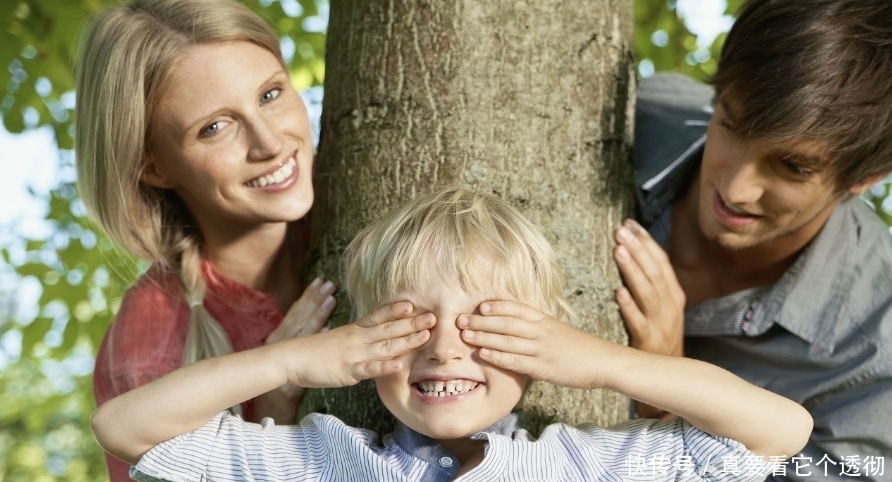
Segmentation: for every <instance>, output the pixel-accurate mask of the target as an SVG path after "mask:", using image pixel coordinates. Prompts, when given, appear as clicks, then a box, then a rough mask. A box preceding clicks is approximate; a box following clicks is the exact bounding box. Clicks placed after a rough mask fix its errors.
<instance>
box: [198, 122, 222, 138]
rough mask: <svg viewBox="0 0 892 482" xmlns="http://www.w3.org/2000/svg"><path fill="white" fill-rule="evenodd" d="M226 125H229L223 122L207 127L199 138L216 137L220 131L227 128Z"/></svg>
mask: <svg viewBox="0 0 892 482" xmlns="http://www.w3.org/2000/svg"><path fill="white" fill-rule="evenodd" d="M226 124H227V123H226V122H223V121H217V122H213V123H211V124H209V125H208V126H207V127H205V128H204V129H202V130H201V132H200V133H199V136H200V137H211V136H214V135H216V134H217V133H218V132H220V129H223V128H224V127H226Z"/></svg>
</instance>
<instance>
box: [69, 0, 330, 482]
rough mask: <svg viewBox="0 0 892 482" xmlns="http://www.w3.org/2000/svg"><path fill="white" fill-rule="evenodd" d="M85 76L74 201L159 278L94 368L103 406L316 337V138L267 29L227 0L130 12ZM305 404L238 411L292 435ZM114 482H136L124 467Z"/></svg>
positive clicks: (267, 397) (147, 3) (129, 307)
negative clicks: (311, 260)
mask: <svg viewBox="0 0 892 482" xmlns="http://www.w3.org/2000/svg"><path fill="white" fill-rule="evenodd" d="M78 67H79V71H78V83H77V99H78V106H77V168H78V187H79V189H80V194H81V197H82V198H83V200H84V203H85V204H86V205H87V208H88V210H89V212H90V213H91V215H92V216H93V217H94V218H95V219H96V220H97V221H98V222H99V224H100V225H101V226H102V228H103V229H105V231H106V232H107V233H108V234H109V235H110V236H111V237H112V239H114V240H115V242H117V243H118V244H119V245H120V246H121V247H123V248H124V249H126V250H128V251H130V252H131V253H133V254H134V255H136V256H138V257H140V258H142V259H146V260H149V261H151V262H152V263H153V264H152V266H151V268H150V269H149V270H148V271H147V272H146V273H145V274H144V275H143V276H142V277H141V278H140V279H139V280H138V281H137V282H136V284H135V285H134V286H133V287H132V288H131V289H130V290H129V291H128V292H127V294H126V295H125V297H124V300H123V302H122V304H121V308H120V310H119V312H118V314H117V317H116V319H115V321H114V323H113V324H112V326H111V327H110V329H109V331H108V333H107V334H106V336H105V339H104V341H103V343H102V345H101V347H100V349H99V352H98V354H97V359H96V371H95V376H94V391H95V395H96V401H97V404H100V405H101V404H102V403H104V402H105V401H107V400H109V399H110V398H113V397H114V396H117V395H119V394H121V393H124V392H127V391H129V390H131V389H133V388H135V387H137V386H140V385H144V384H146V383H148V382H150V381H152V380H154V379H155V378H158V377H160V376H161V375H164V374H165V373H168V372H170V371H173V370H174V369H176V368H178V367H179V366H181V365H183V364H189V363H192V362H194V361H197V360H200V359H204V358H209V357H212V356H217V355H222V354H225V353H229V352H232V351H242V350H246V349H249V348H254V347H257V346H260V345H263V344H266V343H272V342H275V341H279V340H283V339H286V338H292V337H295V336H302V335H308V334H312V333H316V332H318V331H319V330H320V329H321V327H322V326H323V325H324V323H325V322H326V320H327V319H328V317H329V315H330V314H331V311H332V310H333V308H334V304H335V300H334V298H333V296H332V293H333V292H334V285H333V284H332V283H331V282H324V283H323V282H322V281H321V280H314V281H313V282H312V283H310V284H309V286H303V285H302V283H301V281H300V280H299V278H298V276H297V271H298V270H297V267H298V265H299V264H300V262H301V261H302V260H303V258H304V255H305V250H306V242H305V241H306V238H307V230H306V222H305V217H306V215H307V213H308V211H309V210H310V207H311V206H312V204H313V186H312V183H311V171H312V164H313V145H312V137H311V133H310V127H309V121H308V119H307V113H306V108H305V106H304V105H303V102H302V101H301V99H300V97H299V96H298V94H297V92H295V90H294V88H293V87H292V86H291V83H290V79H289V75H288V68H287V65H286V63H285V61H284V60H283V58H282V55H281V52H280V50H279V45H278V40H277V38H276V36H275V34H274V33H273V32H272V30H270V28H269V27H268V26H267V25H266V23H265V22H264V21H263V20H261V19H260V18H259V17H257V16H256V15H255V14H254V13H252V12H251V11H250V10H248V9H246V8H245V7H244V6H242V5H239V4H237V3H235V2H232V1H228V0H227V1H221V0H133V1H131V2H129V3H128V4H126V5H125V6H122V7H115V8H111V9H109V10H107V11H105V12H103V13H102V14H100V15H99V16H98V17H97V18H96V19H95V20H94V21H93V22H92V24H91V25H90V27H88V29H87V31H86V34H85V37H84V39H83V44H82V46H81V56H80V61H79V65H78ZM301 292H302V293H303V294H301ZM283 313H285V314H284V315H283ZM301 396H302V391H301V390H300V389H297V388H296V387H284V388H281V389H276V390H273V391H270V392H268V393H266V394H264V395H260V396H258V397H256V398H254V399H252V400H250V401H248V402H246V403H243V404H241V405H240V406H236V407H233V409H232V410H233V411H234V412H236V413H239V414H241V415H242V416H243V417H244V418H245V419H246V420H249V421H252V420H254V421H257V420H260V419H261V418H262V417H265V416H270V417H272V418H273V419H275V420H276V421H277V422H279V423H292V422H293V421H294V418H295V415H296V413H297V405H298V403H299V400H300V397H301ZM183 402H184V403H187V402H188V401H186V400H184V401H183ZM156 409H157V410H162V411H163V410H165V407H156ZM145 416H146V417H152V416H153V415H152V414H146V415H145ZM109 469H110V474H111V480H112V482H119V481H123V480H129V477H128V469H129V467H128V466H127V464H125V463H123V462H121V461H119V460H117V459H113V458H109Z"/></svg>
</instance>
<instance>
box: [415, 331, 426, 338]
mask: <svg viewBox="0 0 892 482" xmlns="http://www.w3.org/2000/svg"><path fill="white" fill-rule="evenodd" d="M426 336H427V330H423V331H419V332H417V333H415V338H417V339H419V340H423V339H424V337H426Z"/></svg>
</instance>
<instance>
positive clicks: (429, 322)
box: [422, 313, 434, 325]
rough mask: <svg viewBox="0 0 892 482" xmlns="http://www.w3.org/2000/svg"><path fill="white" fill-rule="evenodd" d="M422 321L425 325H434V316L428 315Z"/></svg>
mask: <svg viewBox="0 0 892 482" xmlns="http://www.w3.org/2000/svg"><path fill="white" fill-rule="evenodd" d="M422 321H423V322H424V324H425V325H432V324H434V315H432V314H430V313H428V314H426V315H424V319H423V320H422Z"/></svg>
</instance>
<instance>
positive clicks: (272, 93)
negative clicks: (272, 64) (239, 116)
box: [260, 88, 282, 104]
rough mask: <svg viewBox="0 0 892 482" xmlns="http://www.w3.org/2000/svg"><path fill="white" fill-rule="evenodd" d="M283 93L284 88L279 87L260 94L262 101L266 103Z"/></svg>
mask: <svg viewBox="0 0 892 482" xmlns="http://www.w3.org/2000/svg"><path fill="white" fill-rule="evenodd" d="M281 93H282V89H279V88H275V89H270V90H268V91H266V92H264V93H263V95H262V96H260V103H262V104H266V103H267V102H269V101H271V100H273V99H275V98H276V97H278V96H279V94H281Z"/></svg>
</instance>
